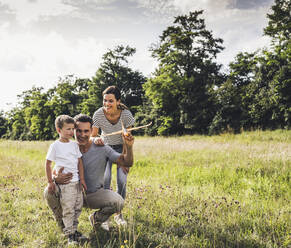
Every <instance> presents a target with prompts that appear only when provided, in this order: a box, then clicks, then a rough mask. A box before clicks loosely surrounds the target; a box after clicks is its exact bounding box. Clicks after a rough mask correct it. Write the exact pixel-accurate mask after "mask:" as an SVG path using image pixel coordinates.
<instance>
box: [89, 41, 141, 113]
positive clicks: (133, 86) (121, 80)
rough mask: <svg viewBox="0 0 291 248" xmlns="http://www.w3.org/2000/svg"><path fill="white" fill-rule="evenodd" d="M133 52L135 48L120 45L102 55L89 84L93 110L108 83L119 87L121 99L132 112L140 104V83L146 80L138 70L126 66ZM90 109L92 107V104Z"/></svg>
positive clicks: (99, 102) (99, 103)
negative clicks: (101, 59)
mask: <svg viewBox="0 0 291 248" xmlns="http://www.w3.org/2000/svg"><path fill="white" fill-rule="evenodd" d="M135 52H136V49H135V48H131V47H129V46H126V47H124V46H122V45H120V46H117V47H116V48H114V49H113V50H111V49H109V50H108V52H106V53H105V54H104V55H103V61H102V63H101V65H100V67H99V69H98V70H97V72H96V75H95V77H93V79H92V84H90V88H89V92H92V93H91V95H90V96H93V94H94V95H95V97H93V99H94V100H93V101H91V100H90V101H91V102H90V104H92V105H93V104H94V103H95V108H94V111H95V110H96V109H97V108H98V106H102V103H103V98H102V92H103V91H104V90H105V89H106V88H107V87H108V86H110V85H116V86H117V87H118V88H119V89H120V91H121V101H122V102H123V103H124V104H125V105H127V107H128V108H129V109H130V110H131V111H133V113H135V108H136V106H140V105H141V104H142V97H143V95H144V91H143V88H142V85H143V84H144V82H145V81H146V78H145V77H144V76H143V75H142V74H141V73H140V72H138V71H134V70H132V69H131V68H130V67H128V59H129V58H130V57H131V56H133V55H134V54H135ZM92 105H90V106H92ZM96 106H97V107H96ZM91 109H93V106H92V108H91ZM91 109H90V110H91ZM92 114H93V112H92Z"/></svg>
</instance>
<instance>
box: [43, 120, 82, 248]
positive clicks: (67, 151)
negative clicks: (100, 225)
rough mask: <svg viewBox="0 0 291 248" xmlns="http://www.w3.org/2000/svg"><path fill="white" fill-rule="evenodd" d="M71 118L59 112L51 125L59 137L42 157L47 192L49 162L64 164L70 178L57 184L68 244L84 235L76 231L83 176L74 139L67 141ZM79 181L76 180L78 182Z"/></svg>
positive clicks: (51, 189)
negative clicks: (63, 182)
mask: <svg viewBox="0 0 291 248" xmlns="http://www.w3.org/2000/svg"><path fill="white" fill-rule="evenodd" d="M74 125H75V122H74V119H73V118H72V117H70V116H68V115H60V116H58V117H57V118H56V120H55V127H56V130H57V132H58V134H59V139H58V140H56V141H55V142H54V143H52V144H51V145H50V148H49V150H48V153H47V156H46V164H45V167H46V176H47V180H48V193H50V194H53V193H54V192H55V190H56V188H55V187H56V184H55V183H54V181H53V178H52V169H51V165H52V161H54V162H55V170H56V171H58V170H59V169H60V168H61V167H64V172H65V173H68V172H71V173H72V174H73V178H72V180H71V181H70V183H68V184H61V185H58V187H59V189H60V191H61V194H60V203H61V206H62V211H63V214H62V216H63V217H62V220H63V224H64V228H63V232H64V234H65V235H66V236H67V237H68V244H69V245H70V244H77V242H78V240H79V239H80V238H84V236H82V234H81V233H79V232H78V231H77V227H78V217H79V216H80V214H81V209H82V206H83V195H82V188H81V187H83V188H84V189H85V190H86V189H87V186H86V183H85V179H84V168H83V163H82V160H81V156H82V154H81V152H80V150H79V146H78V144H77V143H76V142H74V141H72V140H70V139H71V138H72V137H73V135H74ZM79 180H80V182H79Z"/></svg>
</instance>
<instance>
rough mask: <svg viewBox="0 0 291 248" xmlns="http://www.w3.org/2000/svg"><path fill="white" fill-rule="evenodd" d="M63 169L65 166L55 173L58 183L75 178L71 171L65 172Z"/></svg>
mask: <svg viewBox="0 0 291 248" xmlns="http://www.w3.org/2000/svg"><path fill="white" fill-rule="evenodd" d="M63 170H64V167H62V168H60V169H59V171H58V172H57V174H56V173H54V174H55V175H54V180H55V182H56V183H57V184H67V183H69V182H70V181H71V180H72V178H73V174H72V173H71V172H68V173H63Z"/></svg>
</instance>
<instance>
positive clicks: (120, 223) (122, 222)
mask: <svg viewBox="0 0 291 248" xmlns="http://www.w3.org/2000/svg"><path fill="white" fill-rule="evenodd" d="M114 221H115V222H116V224H117V225H118V226H124V227H125V226H126V225H127V222H126V221H125V219H123V216H122V214H117V215H115V216H114Z"/></svg>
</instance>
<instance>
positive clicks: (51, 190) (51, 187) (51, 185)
mask: <svg viewBox="0 0 291 248" xmlns="http://www.w3.org/2000/svg"><path fill="white" fill-rule="evenodd" d="M47 190H48V193H49V194H53V193H55V191H56V185H55V184H54V183H53V182H51V183H48V186H47Z"/></svg>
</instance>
